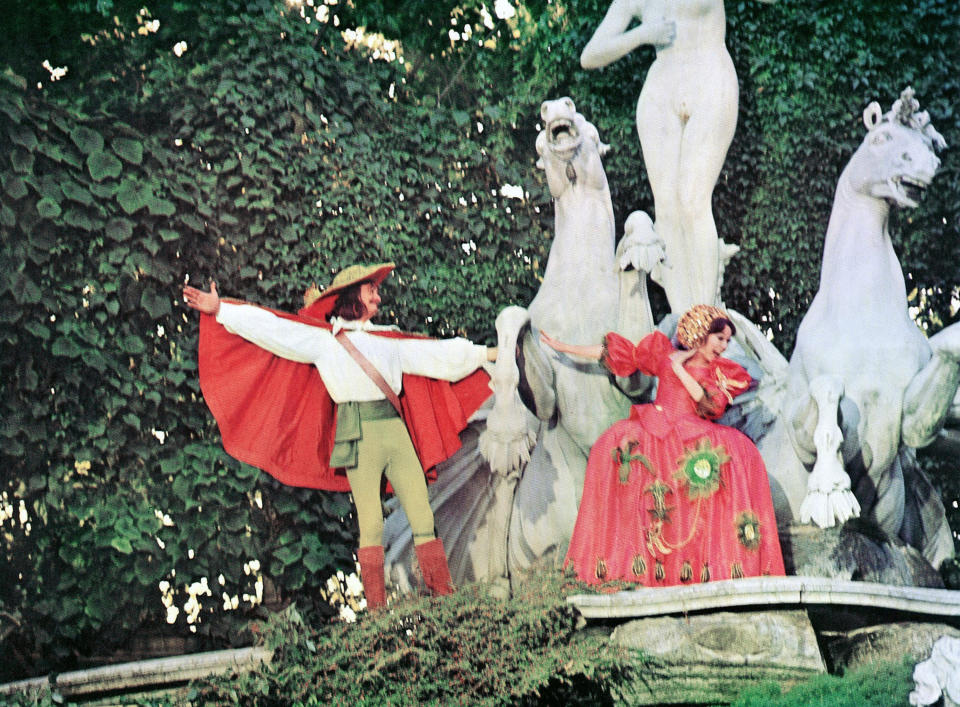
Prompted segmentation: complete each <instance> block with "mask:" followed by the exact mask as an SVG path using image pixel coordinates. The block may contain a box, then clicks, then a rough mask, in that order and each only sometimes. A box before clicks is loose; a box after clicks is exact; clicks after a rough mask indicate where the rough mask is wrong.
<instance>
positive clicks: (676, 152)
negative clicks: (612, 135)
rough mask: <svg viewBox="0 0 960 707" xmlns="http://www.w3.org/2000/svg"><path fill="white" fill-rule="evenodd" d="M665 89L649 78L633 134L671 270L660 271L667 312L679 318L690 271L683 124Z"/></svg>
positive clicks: (683, 305)
mask: <svg viewBox="0 0 960 707" xmlns="http://www.w3.org/2000/svg"><path fill="white" fill-rule="evenodd" d="M668 102H669V87H666V86H660V85H659V82H657V81H653V80H651V79H650V78H649V77H648V79H647V81H646V82H645V83H644V85H643V90H642V91H641V92H640V100H639V101H638V103H637V133H638V135H639V136H640V148H641V150H642V151H643V164H644V167H645V168H646V170H647V179H648V180H649V182H650V189H651V191H653V205H654V229H655V230H656V232H657V235H659V236H660V237H661V238H662V239H663V242H664V249H665V251H666V256H667V261H668V262H669V263H670V265H671V267H670V269H669V270H665V271H663V277H662V282H660V285H661V286H662V287H663V289H664V291H665V292H666V294H667V300H668V301H669V303H670V307H671V309H672V310H673V311H674V312H676V313H677V314H682V313H683V312H684V311H686V310H687V309H688V308H689V305H687V304H686V303H687V302H689V301H690V299H691V297H690V294H689V291H688V287H689V282H688V281H689V278H690V275H689V273H690V267H689V264H688V259H687V255H686V249H685V247H684V244H683V231H682V229H681V227H680V203H679V197H680V183H679V177H680V174H679V167H680V142H681V138H682V135H683V124H682V123H681V122H680V119H679V118H678V117H677V116H676V115H675V114H674V113H672V112H670V111H669V109H667V108H666V105H667V104H668Z"/></svg>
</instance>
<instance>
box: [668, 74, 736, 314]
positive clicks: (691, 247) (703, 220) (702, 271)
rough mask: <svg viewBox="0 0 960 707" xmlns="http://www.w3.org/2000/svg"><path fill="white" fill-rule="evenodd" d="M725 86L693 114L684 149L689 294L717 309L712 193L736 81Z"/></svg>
mask: <svg viewBox="0 0 960 707" xmlns="http://www.w3.org/2000/svg"><path fill="white" fill-rule="evenodd" d="M725 83H727V82H724V81H721V84H720V86H718V87H716V91H717V93H716V94H715V95H712V96H710V99H709V101H707V100H704V101H702V102H699V103H698V104H697V105H696V106H694V107H693V108H692V111H691V115H690V119H689V120H688V121H687V124H686V126H685V127H684V129H683V139H682V142H681V146H680V171H679V182H678V188H679V206H680V229H681V231H682V232H683V238H684V244H683V247H684V248H685V249H687V251H688V253H687V258H688V262H689V263H690V265H691V267H692V269H691V270H690V271H689V272H690V277H691V282H690V286H689V288H688V291H689V293H690V297H691V300H692V301H691V302H690V304H691V305H693V304H698V303H701V302H702V303H706V304H714V303H715V302H716V301H717V299H718V292H719V289H720V287H719V285H720V283H719V277H720V241H719V239H718V238H717V226H716V223H715V222H714V218H713V206H712V200H713V188H714V186H715V185H716V183H717V179H718V178H719V176H720V170H721V169H722V168H723V163H724V160H725V159H726V157H727V150H728V149H729V147H730V143H731V142H732V140H733V133H734V131H735V130H736V127H737V83H736V78H735V76H734V77H733V81H732V85H729V86H727V85H724V84H725ZM674 311H676V309H675V308H674Z"/></svg>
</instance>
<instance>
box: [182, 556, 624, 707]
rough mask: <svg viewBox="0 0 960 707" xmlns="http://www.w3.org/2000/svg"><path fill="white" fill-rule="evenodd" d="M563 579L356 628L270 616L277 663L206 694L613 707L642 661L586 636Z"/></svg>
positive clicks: (391, 613) (458, 599)
mask: <svg viewBox="0 0 960 707" xmlns="http://www.w3.org/2000/svg"><path fill="white" fill-rule="evenodd" d="M564 594H565V586H564V582H563V579H562V578H561V577H560V576H559V575H558V574H556V573H550V574H549V575H545V576H542V577H539V578H537V579H536V580H535V581H534V583H533V584H532V585H531V586H529V587H528V589H527V590H525V591H524V592H522V593H521V595H520V596H517V597H515V598H514V599H512V600H510V601H509V602H505V601H503V600H499V599H495V598H493V597H491V596H490V594H489V592H488V590H487V589H486V588H485V587H483V586H481V585H470V586H468V587H464V588H462V589H461V590H460V591H458V592H457V593H455V594H454V595H452V596H449V597H444V598H443V599H442V600H434V599H419V600H417V599H405V600H401V601H399V602H397V603H392V604H391V605H390V606H389V607H388V610H387V611H385V612H381V613H379V614H374V615H370V614H366V613H364V614H362V615H361V616H360V618H359V620H358V621H357V623H355V624H343V623H337V624H333V625H325V626H320V627H316V626H311V625H307V624H305V623H304V622H303V621H302V620H301V619H300V617H299V615H298V614H297V613H296V611H295V610H294V608H293V607H290V608H288V609H287V610H286V611H285V612H284V613H283V614H280V615H276V616H274V617H272V618H271V619H270V621H269V622H268V623H267V624H266V625H265V627H264V630H263V634H262V635H263V640H264V641H265V642H266V645H268V646H269V647H270V648H272V649H273V650H274V651H275V654H274V659H273V661H272V662H271V664H269V665H268V666H265V667H263V668H262V669H260V670H258V671H256V672H253V673H250V674H247V675H241V676H231V677H224V678H215V679H212V680H210V681H208V682H207V683H206V684H204V685H197V686H195V692H194V694H193V696H192V697H193V699H195V700H196V701H197V702H198V703H201V704H209V705H217V704H222V705H235V704H241V705H279V704H303V705H311V704H318V705H320V704H328V703H338V704H339V703H343V704H356V705H361V704H364V705H411V704H430V705H432V704H469V705H517V704H590V705H596V704H605V703H610V701H611V699H612V697H613V696H614V695H616V694H617V690H618V685H620V684H622V683H623V682H624V681H626V680H628V679H630V676H631V674H632V673H633V672H634V671H635V670H637V668H638V666H639V665H641V664H642V659H641V657H639V656H637V655H635V654H633V653H631V652H629V651H627V650H626V649H616V648H612V647H611V646H610V645H609V644H608V642H607V641H606V638H605V637H601V636H598V635H595V634H586V635H585V634H584V633H583V632H578V631H577V630H576V623H577V618H578V614H577V612H576V610H575V609H573V608H572V607H571V606H569V605H568V604H567V603H566V601H565V600H564Z"/></svg>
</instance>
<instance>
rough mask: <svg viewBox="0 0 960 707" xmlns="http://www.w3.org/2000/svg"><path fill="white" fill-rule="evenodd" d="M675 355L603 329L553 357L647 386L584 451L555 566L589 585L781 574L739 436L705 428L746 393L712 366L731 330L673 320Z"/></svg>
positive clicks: (713, 314) (714, 321) (559, 345)
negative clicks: (576, 506) (577, 498)
mask: <svg viewBox="0 0 960 707" xmlns="http://www.w3.org/2000/svg"><path fill="white" fill-rule="evenodd" d="M677 331H678V340H679V341H680V342H681V345H682V346H684V347H685V348H683V349H675V348H674V347H673V345H672V344H671V343H670V340H669V339H668V338H667V337H666V336H664V335H663V334H661V333H660V332H654V333H653V334H650V335H649V336H647V337H645V338H644V339H643V340H642V341H640V343H639V344H636V345H634V344H633V343H632V342H630V341H628V340H627V339H625V338H623V337H622V336H619V335H618V334H614V333H610V334H607V336H606V337H605V339H604V342H603V344H602V345H596V346H575V345H570V344H565V343H563V342H559V341H556V340H555V339H553V338H551V337H550V336H548V335H546V334H541V338H542V339H543V341H544V342H545V343H547V344H548V345H550V346H552V347H553V348H554V349H556V350H557V351H560V352H563V353H569V354H574V355H577V356H581V357H585V358H592V359H599V360H600V361H601V362H602V363H603V364H604V365H605V366H606V367H607V368H608V369H609V370H610V371H611V372H612V373H613V374H615V375H617V376H628V375H630V374H631V373H633V372H635V371H637V370H639V371H641V372H642V373H644V374H646V375H649V376H656V377H657V378H658V380H659V383H658V387H657V397H656V400H655V401H654V402H653V403H650V404H646V405H634V406H633V408H631V410H630V416H629V417H628V418H627V419H626V420H620V421H619V422H616V423H614V424H613V425H612V426H611V427H610V428H609V429H608V430H607V431H606V432H604V433H603V434H602V435H601V436H600V438H599V439H598V440H597V441H596V442H595V443H594V445H593V447H592V449H591V451H590V459H589V461H588V462H587V471H586V477H585V479H584V487H583V497H582V500H581V502H580V511H579V514H578V516H577V522H576V525H575V527H574V530H573V537H572V538H571V540H570V547H569V549H568V551H567V556H566V560H565V566H570V565H572V566H573V568H574V570H575V571H576V573H577V576H578V577H579V578H580V579H581V580H583V581H584V582H587V583H589V584H602V583H605V582H610V581H613V580H621V581H624V582H630V583H636V584H642V585H646V586H664V585H675V584H682V583H689V582H706V581H710V580H719V579H737V578H740V577H749V576H759V575H782V574H784V568H783V556H782V555H781V552H780V544H779V539H778V537H777V524H776V520H775V518H774V515H773V503H772V501H771V498H770V486H769V482H768V480H767V471H766V468H765V467H764V464H763V459H762V458H761V457H760V453H759V452H758V451H757V448H756V446H755V445H754V444H753V442H751V441H750V439H749V438H748V437H747V436H746V435H744V434H742V433H741V432H739V431H738V430H735V429H733V428H731V427H726V426H723V425H719V424H717V423H715V422H712V420H714V419H716V418H717V417H719V416H720V415H721V414H722V413H723V411H724V409H725V408H726V406H727V404H728V403H730V402H732V401H733V398H734V397H736V396H737V395H739V394H740V393H743V392H745V391H746V390H747V388H748V387H749V384H750V376H749V374H748V373H747V372H746V371H745V370H744V369H743V368H742V367H741V366H739V365H738V364H736V363H734V362H733V361H730V360H729V359H725V358H722V356H721V354H723V352H724V351H725V350H726V348H727V344H728V342H729V340H730V338H731V337H732V336H733V334H734V333H735V328H734V326H733V323H732V322H731V321H730V320H729V319H727V318H726V315H725V313H724V312H722V310H719V309H717V308H715V307H709V306H707V305H698V306H696V307H694V308H693V309H691V310H690V311H688V312H687V313H686V314H684V315H683V317H681V319H680V322H679V324H678V329H677Z"/></svg>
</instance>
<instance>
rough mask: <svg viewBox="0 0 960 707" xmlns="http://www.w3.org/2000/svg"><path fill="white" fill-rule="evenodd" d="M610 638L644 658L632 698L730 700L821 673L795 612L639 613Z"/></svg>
mask: <svg viewBox="0 0 960 707" xmlns="http://www.w3.org/2000/svg"><path fill="white" fill-rule="evenodd" d="M610 642H611V643H613V644H615V645H619V646H624V647H627V648H632V649H636V650H638V651H642V653H643V654H644V656H645V657H646V659H648V661H649V662H647V663H645V664H644V666H643V668H642V669H641V673H642V676H641V678H640V679H638V680H637V681H636V682H635V684H634V685H633V686H632V690H631V693H632V694H631V695H630V696H629V697H630V699H629V700H628V701H630V702H631V703H632V704H676V703H681V704H683V703H706V704H713V703H722V702H730V701H731V700H732V699H734V698H736V696H737V695H739V694H740V693H742V692H743V690H744V689H745V688H747V687H749V686H751V685H753V684H756V683H759V682H762V681H766V680H774V681H776V682H778V683H780V684H781V685H792V684H793V683H795V682H798V681H801V680H805V679H808V678H810V677H812V676H814V675H817V674H820V673H824V672H826V666H825V665H824V662H823V659H822V658H821V657H820V650H819V648H818V646H817V638H816V635H815V634H814V631H813V627H812V626H811V624H810V620H809V619H808V618H807V614H806V612H805V611H802V610H793V611H759V612H758V611H749V612H743V613H739V612H720V613H714V614H698V615H691V616H687V617H683V618H675V617H657V618H649V619H638V620H634V621H628V622H626V623H624V624H621V625H619V626H618V627H617V628H616V629H615V630H614V631H613V633H612V634H611V636H610Z"/></svg>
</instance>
